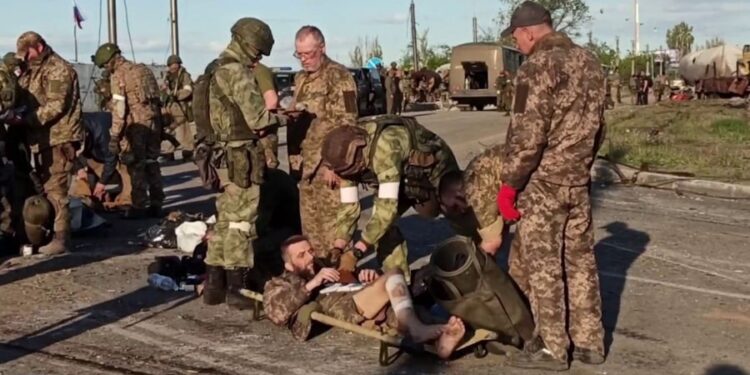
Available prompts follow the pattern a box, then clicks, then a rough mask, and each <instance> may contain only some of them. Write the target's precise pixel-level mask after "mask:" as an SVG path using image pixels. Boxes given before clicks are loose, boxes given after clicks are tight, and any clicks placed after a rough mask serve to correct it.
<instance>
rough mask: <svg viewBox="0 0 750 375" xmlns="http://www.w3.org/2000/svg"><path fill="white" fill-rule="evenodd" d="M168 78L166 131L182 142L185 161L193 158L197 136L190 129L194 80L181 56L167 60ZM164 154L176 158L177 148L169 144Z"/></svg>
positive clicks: (165, 107)
mask: <svg viewBox="0 0 750 375" xmlns="http://www.w3.org/2000/svg"><path fill="white" fill-rule="evenodd" d="M167 69H168V71H167V76H166V79H165V84H166V93H165V100H164V109H162V114H163V115H165V117H166V118H167V121H166V124H165V125H167V128H168V129H166V131H167V132H168V133H169V134H171V135H173V136H175V138H177V141H178V142H180V148H182V157H183V159H190V158H192V156H193V148H194V143H195V135H194V134H193V130H192V128H191V127H190V123H191V122H192V121H193V110H192V108H191V103H190V102H191V100H192V98H193V79H192V78H191V77H190V73H188V71H187V70H185V68H184V67H183V66H182V59H181V58H180V56H177V55H172V56H169V58H167ZM165 146H166V147H164V153H165V154H167V155H168V156H167V157H170V158H174V151H175V146H174V145H173V144H172V143H169V142H167V143H166V144H165Z"/></svg>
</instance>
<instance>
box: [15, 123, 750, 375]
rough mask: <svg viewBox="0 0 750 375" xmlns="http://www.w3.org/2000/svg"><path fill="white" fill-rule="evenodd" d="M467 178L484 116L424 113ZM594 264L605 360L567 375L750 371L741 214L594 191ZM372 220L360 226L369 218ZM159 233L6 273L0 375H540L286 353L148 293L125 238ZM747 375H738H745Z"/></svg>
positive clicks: (367, 355)
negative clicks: (601, 303)
mask: <svg viewBox="0 0 750 375" xmlns="http://www.w3.org/2000/svg"><path fill="white" fill-rule="evenodd" d="M419 119H420V121H422V122H423V123H424V124H426V125H428V126H429V127H430V128H432V129H433V130H435V131H436V132H437V133H439V134H440V135H441V136H443V137H444V138H445V139H446V140H447V141H448V142H449V143H450V144H451V145H452V146H453V148H454V151H455V152H456V155H457V157H458V158H459V159H460V161H461V163H462V164H464V165H465V163H466V162H467V161H468V159H469V158H470V156H471V155H473V154H475V153H477V152H478V151H480V150H481V148H482V147H483V146H486V145H489V144H493V143H495V142H501V141H502V140H503V138H504V134H505V131H506V129H507V118H506V117H503V116H502V115H499V114H497V113H494V112H440V113H435V114H423V115H421V116H420V117H419ZM164 174H165V176H167V177H166V178H167V181H168V185H169V193H168V195H169V198H168V199H169V200H170V202H171V205H172V207H179V208H181V209H185V210H190V211H193V210H205V211H209V210H211V200H210V198H211V197H210V196H208V195H205V194H203V191H202V190H201V189H200V188H199V187H198V185H197V180H196V178H195V176H196V175H195V172H194V171H193V170H192V168H191V167H190V165H188V164H183V165H175V166H168V167H166V168H164ZM594 204H595V212H594V215H595V225H596V238H597V245H596V254H597V260H598V263H599V266H600V275H601V282H602V295H603V298H604V314H605V319H604V320H605V326H606V328H607V332H608V335H607V345H608V347H609V352H610V354H609V357H608V359H607V362H606V363H605V364H604V365H602V366H596V367H588V366H584V365H581V364H578V363H574V364H573V367H572V369H571V373H573V374H675V375H677V374H679V375H682V374H696V375H703V374H711V375H718V374H744V373H747V372H750V353H749V352H748V350H749V349H748V348H749V347H750V345H748V343H749V342H750V341H749V340H750V339H748V338H750V230H749V229H750V202H746V201H726V200H718V199H710V198H701V197H689V196H681V195H676V194H674V193H672V192H668V191H658V190H647V189H640V188H632V187H625V186H597V187H596V189H595V194H594ZM366 214H367V213H366ZM153 223H154V222H153V221H144V222H140V223H123V222H119V221H116V222H115V224H114V226H113V227H112V228H110V229H109V230H108V231H107V232H106V233H99V234H97V235H91V236H88V237H84V238H79V239H77V240H76V250H75V251H74V252H73V253H72V254H69V255H66V256H63V257H57V258H52V259H49V258H15V259H11V260H8V261H6V262H5V263H3V264H2V266H0V319H1V321H2V322H3V323H2V324H0V342H2V344H0V373H2V374H3V375H9V374H24V375H25V374H66V375H67V374H76V375H77V374H379V373H383V374H417V373H426V374H433V373H442V374H467V373H472V374H496V373H505V374H534V373H535V372H530V371H519V370H514V369H510V368H507V367H503V362H502V359H501V358H499V357H493V356H490V357H487V358H484V359H476V358H474V357H473V356H471V355H466V356H464V357H462V358H460V359H458V360H455V361H452V362H449V363H440V362H438V361H436V360H435V359H434V358H430V357H426V358H424V357H413V356H409V355H404V356H401V357H400V358H398V359H397V360H396V362H395V363H394V365H392V366H391V367H389V368H387V369H386V368H381V367H379V366H378V365H377V354H378V353H377V349H378V347H377V345H376V343H374V342H372V341H370V340H367V339H364V338H361V337H359V336H355V335H353V334H347V333H343V332H338V331H328V332H324V333H322V334H321V335H319V336H317V337H316V338H314V339H313V340H311V341H310V342H308V343H304V344H302V343H298V342H295V341H294V340H293V339H292V338H291V337H290V335H289V334H288V333H287V332H285V331H284V330H280V329H278V328H276V327H273V326H272V325H271V324H270V323H269V322H267V321H262V322H256V323H248V321H249V314H246V313H230V312H228V311H226V310H225V309H224V308H223V307H220V308H208V307H204V306H202V305H201V304H200V302H199V301H195V300H193V299H191V296H190V295H189V294H187V293H184V294H183V293H167V292H159V291H154V290H152V289H150V288H148V287H147V285H146V271H145V270H146V266H147V264H148V263H149V262H150V261H151V260H153V257H154V256H156V255H166V254H172V253H173V252H171V251H168V250H158V249H143V248H142V246H140V245H139V244H138V243H137V242H135V235H136V234H137V233H138V232H139V231H141V230H143V228H146V227H147V226H148V225H150V224H153ZM401 225H402V226H403V227H404V228H405V230H406V231H407V237H408V240H409V242H410V250H412V252H413V253H414V254H413V255H414V257H417V256H419V255H422V254H426V253H427V252H429V250H430V248H431V247H432V246H434V244H435V243H436V242H438V241H439V240H440V239H442V238H445V237H446V236H448V235H449V229H448V227H447V226H446V224H445V223H444V222H442V221H440V220H437V221H434V222H425V221H422V220H420V219H418V218H416V217H407V218H404V219H402V221H401ZM743 371H744V372H743Z"/></svg>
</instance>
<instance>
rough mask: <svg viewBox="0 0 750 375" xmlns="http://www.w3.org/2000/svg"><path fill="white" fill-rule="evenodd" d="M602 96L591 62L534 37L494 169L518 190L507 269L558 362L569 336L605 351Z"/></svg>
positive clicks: (575, 50) (555, 40)
mask: <svg viewBox="0 0 750 375" xmlns="http://www.w3.org/2000/svg"><path fill="white" fill-rule="evenodd" d="M563 83H564V84H563ZM604 94H605V93H604V74H603V72H602V69H601V66H600V65H599V62H598V60H597V59H596V58H595V57H594V56H593V55H592V54H591V53H590V52H587V51H586V50H585V49H583V48H581V47H579V46H577V45H575V44H573V42H572V41H571V40H570V39H569V38H568V37H567V36H565V35H564V34H561V33H551V34H549V35H547V36H545V37H543V38H542V39H540V40H539V41H538V42H537V44H536V45H535V47H534V50H533V51H532V52H531V54H530V56H529V58H528V60H526V62H524V63H523V65H522V66H521V68H520V70H519V73H518V77H517V78H516V97H515V99H516V100H515V103H514V106H513V117H512V123H511V126H510V129H509V131H508V135H507V139H506V149H505V155H504V160H503V169H502V174H501V178H502V181H503V183H504V184H507V185H509V186H510V187H512V188H514V189H517V190H519V191H520V190H522V189H523V191H522V192H521V193H520V195H519V199H518V208H519V211H521V215H522V216H521V219H520V222H519V223H518V227H517V229H516V235H515V239H514V241H513V245H512V249H511V259H510V274H511V276H512V277H513V278H514V280H515V281H516V282H517V283H518V285H519V286H520V287H521V289H522V290H523V291H524V292H525V294H526V295H527V296H528V298H529V301H530V303H531V309H532V312H533V314H534V317H535V320H536V324H537V327H536V333H538V334H539V335H540V336H541V338H542V340H543V341H544V343H545V345H546V346H547V348H548V349H549V350H550V351H551V353H552V355H553V356H554V357H555V358H557V359H559V360H562V359H566V358H567V353H568V347H569V344H570V342H569V341H570V339H572V340H573V343H574V345H575V346H576V347H578V348H581V349H589V350H591V351H594V352H596V353H598V354H601V355H603V354H604V347H603V333H604V332H603V329H602V322H601V297H600V295H599V279H598V275H597V269H596V262H595V260H594V250H593V246H594V242H593V240H594V237H593V232H592V222H591V205H590V199H589V185H590V176H589V169H590V167H591V165H592V163H593V159H594V155H595V154H596V151H597V149H598V146H599V142H600V140H601V138H602V135H603V134H602V133H603V130H604V119H603V112H604V105H605V103H604V96H605V95H604ZM561 260H562V262H561ZM563 275H565V279H564V278H563ZM566 291H567V293H566ZM566 294H567V297H568V298H567V306H568V311H567V314H566ZM566 325H567V326H569V329H568V330H567V332H566ZM568 332H569V333H570V338H569V337H568Z"/></svg>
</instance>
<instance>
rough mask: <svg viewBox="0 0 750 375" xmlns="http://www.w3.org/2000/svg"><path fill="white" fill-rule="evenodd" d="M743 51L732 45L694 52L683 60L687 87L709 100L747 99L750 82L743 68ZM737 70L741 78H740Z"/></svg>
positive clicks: (681, 69)
mask: <svg viewBox="0 0 750 375" xmlns="http://www.w3.org/2000/svg"><path fill="white" fill-rule="evenodd" d="M740 61H742V50H741V49H740V48H738V47H736V46H732V45H722V46H718V47H714V48H709V49H704V50H700V51H695V52H691V53H689V54H687V55H685V56H683V57H682V59H680V70H679V72H680V75H681V76H682V78H683V79H684V80H685V82H686V83H688V84H691V85H695V86H696V90H697V91H699V92H702V93H703V94H704V95H708V96H733V95H741V96H744V95H746V93H747V88H748V79H747V75H746V74H743V72H742V70H743V69H741V66H739V65H740V64H738V62H740ZM738 67H740V69H739V71H740V74H739V75H738Z"/></svg>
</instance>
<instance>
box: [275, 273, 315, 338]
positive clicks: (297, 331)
mask: <svg viewBox="0 0 750 375" xmlns="http://www.w3.org/2000/svg"><path fill="white" fill-rule="evenodd" d="M305 284H307V280H305V279H303V278H302V277H301V276H299V275H297V274H294V273H292V272H289V271H284V273H283V274H281V276H278V277H274V278H272V279H271V280H269V281H268V282H267V283H266V286H265V288H264V289H263V310H264V312H265V313H266V317H268V320H270V321H271V322H273V323H274V324H276V325H278V326H285V327H287V328H289V329H290V330H292V334H293V335H294V337H295V338H297V339H299V340H304V339H306V338H307V336H308V335H309V334H310V329H311V327H312V324H310V322H309V321H307V322H303V321H300V320H298V319H297V312H298V311H299V309H300V308H302V306H304V305H305V304H307V303H308V302H310V301H312V300H313V299H314V297H315V296H314V295H312V294H311V293H309V292H308V291H307V289H305Z"/></svg>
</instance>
